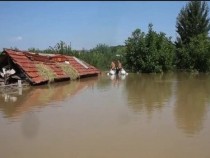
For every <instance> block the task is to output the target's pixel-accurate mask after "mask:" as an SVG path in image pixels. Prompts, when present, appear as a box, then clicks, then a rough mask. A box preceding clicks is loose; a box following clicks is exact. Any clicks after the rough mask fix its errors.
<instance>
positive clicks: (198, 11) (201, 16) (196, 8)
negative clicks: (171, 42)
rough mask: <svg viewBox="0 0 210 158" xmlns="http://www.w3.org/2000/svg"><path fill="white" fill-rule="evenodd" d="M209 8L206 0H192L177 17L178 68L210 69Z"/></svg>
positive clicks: (204, 70) (202, 70)
mask: <svg viewBox="0 0 210 158" xmlns="http://www.w3.org/2000/svg"><path fill="white" fill-rule="evenodd" d="M208 13H209V8H208V5H207V3H206V2H201V1H191V2H188V3H187V4H186V6H185V7H183V8H182V9H181V11H180V13H179V15H178V17H177V23H176V29H177V30H176V32H177V33H178V35H179V36H178V37H177V41H176V48H177V49H176V65H177V68H178V69H185V70H197V71H200V72H206V71H209V70H210V68H209V67H210V63H209V60H210V56H209V45H210V41H209V38H208V32H209V30H210V21H209V20H210V19H209V18H208Z"/></svg>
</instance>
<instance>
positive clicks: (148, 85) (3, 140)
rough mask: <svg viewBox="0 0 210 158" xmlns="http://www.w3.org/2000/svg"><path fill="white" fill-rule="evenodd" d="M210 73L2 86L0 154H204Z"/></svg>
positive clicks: (174, 157)
mask: <svg viewBox="0 0 210 158" xmlns="http://www.w3.org/2000/svg"><path fill="white" fill-rule="evenodd" d="M209 148H210V75H205V74H200V75H190V74H187V73H168V74H164V75H161V74H156V75H155V74H129V75H128V76H126V77H125V78H117V79H116V78H109V77H108V76H106V75H102V76H99V77H93V78H88V79H81V80H80V81H74V82H63V83H55V84H51V85H45V86H37V87H31V88H26V89H22V90H18V89H15V90H12V91H11V90H10V91H7V90H2V89H1V92H0V157H1V158H37V157H38V158H47V157H50V158H58V157H62V158H69V157H71V158H130V157H131V158H139V157H142V158H154V157H155V158H187V157H190V158H198V157H199V158H209V157H210V150H209Z"/></svg>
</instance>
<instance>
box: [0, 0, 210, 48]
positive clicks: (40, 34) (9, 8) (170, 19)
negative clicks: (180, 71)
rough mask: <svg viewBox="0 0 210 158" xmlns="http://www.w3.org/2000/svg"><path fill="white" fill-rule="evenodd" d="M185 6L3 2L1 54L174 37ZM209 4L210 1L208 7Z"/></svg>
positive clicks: (0, 4) (0, 11) (170, 3)
mask: <svg viewBox="0 0 210 158" xmlns="http://www.w3.org/2000/svg"><path fill="white" fill-rule="evenodd" d="M185 4H186V1H168V2H166V1H160V2H157V1H148V2H146V1H145V2H142V1H139V2H137V1H133V2H129V1H127V2H125V1H121V2H120V1H119V2H117V1H115V2H114V1H110V2H103V1H101V2H100V1H99V2H96V1H92V2H90V1H89V2H85V1H80V2H76V1H74V2H71V1H69V2H68V1H63V2H58V1H57V2H53V1H51V2H47V1H45V2H41V1H40V2H35V1H34V2H24V1H23V2H20V1H19V2H18V1H17V2H15V1H14V2H7V1H5V2H0V50H2V49H3V48H10V47H17V48H19V49H22V50H27V49H28V48H32V47H34V48H39V49H46V48H49V46H55V44H56V43H58V42H59V41H60V40H62V41H64V42H66V43H67V44H69V43H70V42H71V46H72V48H73V49H83V48H84V49H90V48H93V47H95V46H96V45H97V44H99V43H103V44H107V45H112V46H114V45H123V44H124V42H125V40H126V39H127V38H128V37H129V36H131V33H132V32H133V31H134V30H135V29H137V28H140V29H141V30H142V31H144V32H147V31H148V24H149V23H152V24H153V29H154V30H155V31H157V32H164V33H166V36H167V37H169V36H172V39H175V38H176V35H177V34H176V31H175V30H176V28H175V25H176V17H177V16H178V14H179V12H180V10H181V8H182V7H184V6H185ZM208 4H210V2H208Z"/></svg>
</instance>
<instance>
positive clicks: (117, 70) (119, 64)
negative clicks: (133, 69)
mask: <svg viewBox="0 0 210 158" xmlns="http://www.w3.org/2000/svg"><path fill="white" fill-rule="evenodd" d="M121 70H122V64H121V62H120V61H119V60H118V61H117V69H116V74H119V72H120V71H121Z"/></svg>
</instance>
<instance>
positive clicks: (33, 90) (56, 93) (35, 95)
mask: <svg viewBox="0 0 210 158" xmlns="http://www.w3.org/2000/svg"><path fill="white" fill-rule="evenodd" d="M97 80H98V77H91V78H88V79H81V80H79V81H71V82H68V81H67V82H60V83H54V84H51V85H43V86H37V87H29V88H27V89H24V90H23V91H21V93H18V92H14V93H13V92H11V91H10V92H9V91H5V92H4V93H1V97H0V112H2V113H3V115H4V117H8V118H16V117H17V116H19V115H21V114H22V113H23V112H25V111H30V109H31V108H33V107H39V108H40V107H44V106H46V105H49V104H50V103H52V102H57V101H63V100H65V99H67V98H69V97H71V96H73V95H75V94H77V93H78V92H79V91H81V90H84V89H85V88H87V87H90V86H93V85H94V83H95V82H96V81H97ZM57 105H59V104H57Z"/></svg>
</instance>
